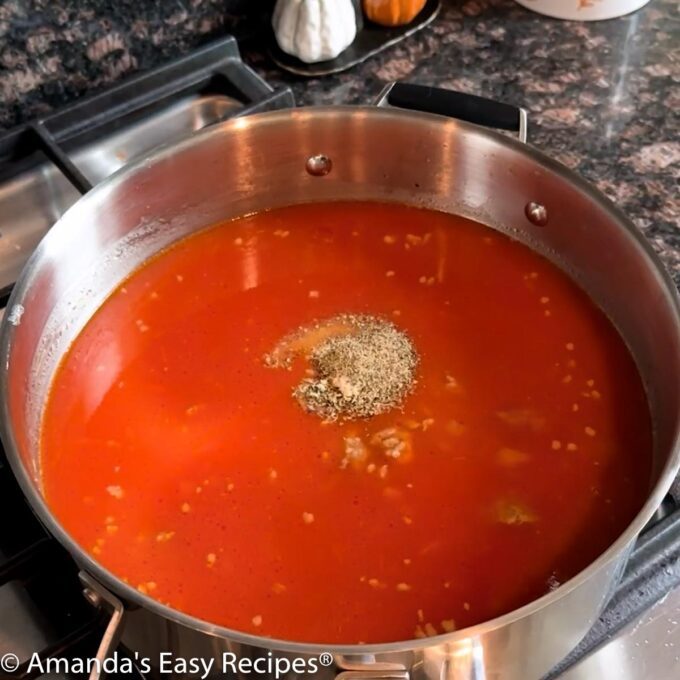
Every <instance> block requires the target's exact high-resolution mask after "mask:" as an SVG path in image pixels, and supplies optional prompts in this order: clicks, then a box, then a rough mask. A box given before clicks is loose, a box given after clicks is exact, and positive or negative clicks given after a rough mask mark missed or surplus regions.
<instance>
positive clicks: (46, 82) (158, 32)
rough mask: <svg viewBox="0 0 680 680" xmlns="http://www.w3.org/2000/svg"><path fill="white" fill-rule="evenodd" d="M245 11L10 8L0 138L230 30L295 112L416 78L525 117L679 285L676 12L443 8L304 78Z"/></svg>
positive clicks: (507, 4)
mask: <svg viewBox="0 0 680 680" xmlns="http://www.w3.org/2000/svg"><path fill="white" fill-rule="evenodd" d="M238 4H239V3H238V1H237V0H234V1H233V2H232V3H229V2H228V0H175V2H172V3H158V2H155V1H153V0H138V1H136V2H135V1H133V0H118V1H117V2H111V0H87V1H79V2H76V0H65V1H64V2H63V3H59V5H60V6H58V7H57V6H56V3H49V2H47V0H4V1H3V2H1V3H0V130H1V129H3V128H5V129H6V128H8V127H11V126H12V125H15V124H17V123H19V122H22V121H24V120H27V119H30V118H32V117H35V116H36V115H40V114H43V113H45V112H46V111H49V110H50V109H51V108H54V107H56V106H59V105H60V104H64V103H66V102H68V101H72V100H73V99H74V98H76V97H78V96H81V95H83V94H84V93H86V92H88V91H92V90H97V89H101V88H102V87H105V86H106V85H107V84H109V83H111V82H114V81H116V80H119V79H120V78H123V77H124V76H125V75H127V74H130V73H132V72H134V71H138V70H140V69H144V68H149V67H152V66H154V65H156V64H158V63H161V62H163V61H166V60H168V59H170V58H172V57H173V56H177V55H179V54H183V53H186V52H187V51H189V50H190V49H191V48H192V47H195V46H197V45H200V44H204V43H205V42H207V41H209V40H210V39H213V38H216V37H218V36H221V35H224V34H225V33H228V32H235V33H236V34H237V35H242V36H244V38H245V37H248V36H249V39H248V40H247V41H246V42H245V47H244V49H243V52H244V58H245V60H246V61H247V62H248V63H250V64H251V65H252V66H254V67H255V69H256V70H257V71H259V72H260V73H261V74H262V75H263V76H264V77H265V78H266V79H267V80H268V81H269V82H270V83H272V84H273V85H281V84H288V85H290V86H291V87H292V89H293V91H294V93H295V96H296V99H297V101H298V103H299V104H305V105H309V104H329V103H346V104H351V103H367V102H370V101H372V100H373V99H374V97H375V96H376V94H377V93H378V92H379V91H380V89H381V87H382V85H383V84H384V83H385V82H388V81H391V80H396V79H408V80H412V81H415V82H419V83H424V84H431V85H438V86H442V87H449V88H454V89H459V90H463V91H466V92H472V93H476V94H481V95H484V96H487V97H495V98H497V99H501V100H505V101H508V102H511V103H515V104H520V105H523V106H524V107H526V108H527V109H528V110H529V135H530V141H531V143H532V144H534V145H536V146H537V147H539V148H540V149H542V150H543V151H545V152H547V153H549V154H550V155H552V156H554V157H555V158H557V159H558V160H560V161H562V162H563V163H565V164H566V165H567V166H569V167H570V168H573V169H574V170H576V171H577V172H578V173H580V174H581V175H582V176H584V177H585V178H586V179H588V180H590V181H592V182H594V183H595V184H596V185H597V186H598V187H599V188H600V189H601V190H602V191H604V192H605V193H606V194H607V195H608V196H609V197H610V198H612V199H613V200H614V202H615V203H617V204H618V205H619V207H620V208H621V209H622V210H623V211H624V212H626V213H627V214H628V215H629V216H630V217H631V218H632V219H633V221H634V222H635V224H636V225H637V226H638V227H639V228H640V229H641V230H642V231H643V232H644V233H645V234H646V236H647V237H648V238H649V240H650V241H651V243H652V244H653V246H654V247H655V248H656V250H657V251H658V252H659V253H660V254H661V256H662V258H663V260H664V261H665V263H666V265H667V266H668V267H669V269H670V270H671V272H672V273H673V275H674V277H675V280H676V282H677V283H678V285H680V200H679V198H678V196H679V194H680V192H679V191H678V184H679V180H680V124H679V123H680V48H679V45H680V8H679V6H678V3H677V0H652V2H651V3H650V4H649V5H648V6H646V7H645V8H644V9H643V10H640V11H639V12H637V13H635V14H632V15H629V16H627V17H623V18H620V19H614V20H610V21H604V22H595V23H575V22H562V21H557V20H552V19H547V18H545V17H541V16H539V15H537V14H533V13H531V12H529V11H527V10H525V9H523V8H521V7H520V6H518V5H516V4H515V3H514V2H512V0H467V1H462V0H444V7H443V9H442V12H441V14H440V16H439V17H438V19H437V20H436V21H435V22H434V23H433V24H431V25H430V26H429V27H427V28H426V29H424V30H423V31H421V32H420V33H418V34H417V35H415V36H413V37H411V38H409V39H407V40H406V41H405V42H403V43H400V44H399V45H397V46H395V47H393V48H390V49H389V50H387V51H386V52H384V53H382V54H381V55H379V56H377V57H374V58H372V59H370V60H369V61H367V62H365V63H364V64H362V65H360V66H358V67H356V68H354V69H353V70H351V71H348V72H346V73H343V74H339V75H334V76H328V77H325V78H321V79H310V80H303V79H299V78H295V77H294V76H290V75H288V74H285V73H283V72H282V71H280V70H279V69H278V68H277V67H276V66H275V65H274V64H273V63H272V62H271V61H270V60H269V58H268V56H267V54H266V49H264V48H263V47H262V45H260V44H259V43H258V39H257V37H253V34H252V27H253V24H257V21H258V19H259V12H262V11H265V10H266V5H267V4H268V3H267V2H265V3H264V6H265V9H264V10H263V5H262V3H260V4H259V7H258V10H257V12H258V16H252V12H253V10H252V9H251V10H249V11H250V12H251V15H250V16H249V17H248V18H247V19H243V18H242V16H241V15H240V14H239V12H238V9H239V8H238V7H235V5H238ZM246 4H250V7H251V8H252V6H253V5H254V4H255V3H243V2H242V3H241V5H242V7H243V6H245V5H246ZM227 5H229V7H228V8H227V9H225V7H227ZM244 27H245V28H244Z"/></svg>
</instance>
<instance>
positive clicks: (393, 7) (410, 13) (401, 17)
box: [363, 0, 426, 26]
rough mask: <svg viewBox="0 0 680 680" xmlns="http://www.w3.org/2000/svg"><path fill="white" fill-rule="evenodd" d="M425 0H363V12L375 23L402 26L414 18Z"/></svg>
mask: <svg viewBox="0 0 680 680" xmlns="http://www.w3.org/2000/svg"><path fill="white" fill-rule="evenodd" d="M425 2H426V0H363V5H364V13H365V14H366V16H367V17H368V18H369V19H370V20H371V21H375V23H376V24H382V25H383V26H403V25H404V24H408V23H410V22H411V21H413V19H415V17H416V15H417V14H418V12H420V10H421V9H423V7H424V6H425Z"/></svg>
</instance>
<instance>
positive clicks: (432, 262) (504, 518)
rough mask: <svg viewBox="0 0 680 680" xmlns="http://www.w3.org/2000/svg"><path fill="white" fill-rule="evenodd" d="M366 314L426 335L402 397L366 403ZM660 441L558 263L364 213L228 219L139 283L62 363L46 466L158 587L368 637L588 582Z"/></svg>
mask: <svg viewBox="0 0 680 680" xmlns="http://www.w3.org/2000/svg"><path fill="white" fill-rule="evenodd" d="M352 319H353V320H354V321H352ZM343 323H344V324H346V325H347V324H349V326H352V332H348V331H347V329H346V328H345V331H344V332H340V333H338V332H337V330H338V327H337V324H340V326H342V325H343ZM367 326H368V327H371V328H373V330H374V331H377V330H378V329H379V330H380V331H381V332H386V331H387V332H388V334H390V333H395V334H397V335H395V336H391V337H392V340H395V339H396V337H398V338H400V342H401V341H402V340H403V342H404V343H405V344H403V345H401V344H400V343H399V342H397V343H396V344H394V345H393V344H390V347H391V350H390V351H395V348H400V349H398V351H397V355H398V356H399V357H401V359H400V360H398V361H397V364H398V366H397V368H398V369H399V370H397V371H396V377H395V374H394V373H389V371H388V372H387V374H388V377H390V376H391V378H390V379H391V380H394V384H393V385H392V387H393V388H394V389H393V390H392V391H389V390H388V392H389V395H388V396H387V397H385V396H384V394H383V397H381V398H379V399H378V400H377V401H376V400H375V399H374V398H373V397H372V398H371V399H369V400H368V401H367V402H363V401H361V400H359V401H358V402H357V398H358V397H357V394H358V391H357V389H358V388H357V385H358V383H357V375H359V373H361V371H359V372H357V370H356V365H354V364H353V366H354V368H353V369H351V370H350V371H349V373H348V371H347V370H345V369H344V368H343V369H342V370H339V369H338V367H346V366H347V362H346V358H347V355H344V356H345V358H344V359H343V360H342V361H340V360H336V359H332V357H331V356H330V355H329V354H327V352H328V351H329V347H330V348H331V349H332V348H333V347H334V348H335V349H338V342H339V341H341V340H342V342H340V348H341V349H342V352H345V351H348V350H347V346H346V343H347V342H348V340H350V339H352V338H354V339H355V340H356V338H357V337H358V333H357V328H356V327H362V328H364V329H365V328H366V327H367ZM324 329H325V330H324ZM328 329H331V331H332V332H329V330H328ZM333 329H335V330H333ZM343 338H344V340H343ZM390 342H391V341H390ZM350 344H351V343H350ZM369 344H370V343H369ZM366 346H367V345H364V348H365V347H366ZM324 348H325V349H324ZM354 349H356V347H355V348H354ZM352 351H354V350H352ZM300 354H301V355H302V356H303V357H306V360H302V359H301V360H298V359H297V358H296V357H297V356H298V355H300ZM331 354H332V353H331ZM350 356H355V355H352V353H351V352H350ZM263 357H267V364H269V365H265V362H263ZM331 359H332V360H331ZM399 361H403V362H404V363H401V364H399ZM271 366H274V367H276V366H279V367H281V368H284V369H287V370H273V369H272V367H271ZM382 366H383V370H384V369H385V366H386V365H385V364H383V365H382ZM364 369H365V366H364ZM362 370H363V369H362ZM363 375H365V374H363ZM321 381H325V383H324V384H325V388H327V389H328V390H330V392H331V393H332V398H330V399H326V398H325V397H323V396H319V395H320V394H321V392H320V391H319V383H320V382H321ZM369 383H370V384H375V383H372V382H370V381H369ZM362 384H363V383H362ZM385 384H387V383H385ZM395 385H396V387H395ZM384 386H385V385H383V387H384ZM364 389H365V385H364ZM322 391H323V390H322ZM359 392H362V390H359ZM364 394H366V392H364ZM374 396H375V395H374ZM380 399H383V401H381V400H380ZM359 403H361V404H363V406H362V409H363V410H362V409H360V408H358V404H359ZM366 403H368V404H369V405H371V404H372V405H373V407H375V405H376V404H378V407H377V408H373V407H371V408H369V409H367V408H364V407H365V404H366ZM301 406H302V408H301ZM355 407H356V408H355ZM328 409H330V410H328ZM651 446H652V437H651V425H650V418H649V410H648V407H647V402H646V398H645V393H644V390H643V387H642V384H641V380H640V378H639V375H638V373H637V370H636V367H635V364H634V362H633V360H632V358H631V357H630V355H629V353H628V351H627V349H626V347H625V345H624V343H623V341H622V340H621V338H620V337H619V336H618V334H617V332H616V330H615V329H614V328H613V327H612V325H611V324H610V322H609V321H608V320H607V319H606V318H605V316H604V315H603V314H602V313H601V312H600V311H599V310H598V309H597V308H596V307H595V306H594V305H593V304H592V303H591V301H590V300H589V299H588V297H587V296H586V295H585V294H584V293H583V292H582V291H580V290H579V289H578V288H577V287H576V286H575V284H573V283H572V282H571V281H570V280H569V279H568V278H567V277H566V276H565V275H564V274H563V273H561V272H560V271H559V270H558V269H557V268H555V267H554V266H553V265H552V264H550V263H549V262H548V261H546V260H544V259H543V258H541V257H540V256H538V255H536V254H535V253H533V252H531V251H530V250H529V249H528V248H526V247H524V246H523V245H521V244H519V243H516V242H513V241H512V240H510V239H509V238H507V237H506V236H504V235H501V234H499V233H497V232H494V231H492V230H490V229H487V228H485V227H483V226H481V225H479V224H476V223H474V222H471V221H468V220H465V219H462V218H459V217H455V216H451V215H445V214H442V213H437V212H431V211H426V210H419V209H414V208H407V207H404V206H400V205H396V204H395V205H393V204H378V203H358V202H357V203H350V202H348V203H335V204H315V205H304V206H293V207H289V208H284V209H278V210H274V211H271V212H267V213H262V214H256V215H252V216H248V217H245V218H243V219H239V220H236V221H233V222H230V223H227V224H222V225H218V226H216V227H215V228H213V229H210V230H207V231H204V232H201V233H199V234H196V235H194V236H192V237H190V238H188V239H186V240H185V241H183V242H181V243H179V244H177V245H176V246H174V247H173V248H171V249H169V250H168V251H166V252H165V253H163V254H161V255H160V256H158V257H156V258H155V259H153V260H152V261H150V262H149V263H148V264H146V265H145V266H144V267H143V268H142V269H140V270H139V271H137V272H136V273H134V274H133V275H132V276H131V277H130V278H129V279H128V280H127V281H126V282H125V283H124V284H123V286H122V287H120V288H119V289H118V290H117V291H116V292H115V293H114V294H113V295H112V296H111V297H110V298H109V299H108V300H107V301H106V302H105V303H104V304H103V305H102V307H101V308H100V309H99V311H98V312H97V314H96V315H95V316H94V317H93V318H92V319H91V321H90V322H89V323H88V325H87V326H86V327H85V329H84V330H83V331H82V333H81V334H80V335H79V337H78V338H76V340H75V341H74V344H73V346H72V348H71V349H70V351H69V353H68V354H67V356H66V357H65V359H64V361H63V364H62V366H61V367H60V369H59V371H58V372H57V375H56V377H55V380H54V384H53V387H52V392H51V395H50V398H49V400H48V403H47V406H46V410H45V414H44V420H43V432H42V473H43V484H44V489H45V493H46V497H47V501H48V503H49V505H50V506H51V508H52V509H53V511H54V512H55V513H56V515H57V516H58V518H59V519H60V521H61V522H62V523H63V525H64V526H65V527H66V529H67V530H68V531H69V532H70V533H71V535H72V536H73V537H74V538H75V539H76V540H77V541H79V542H80V543H81V544H82V545H83V546H84V548H86V549H87V550H89V551H90V553H91V554H92V555H93V556H95V558H96V559H97V560H99V561H100V562H101V563H102V564H103V565H104V566H106V567H107V568H109V569H110V570H111V571H113V572H114V573H115V574H117V575H118V576H120V577H121V578H124V579H126V580H127V581H128V582H129V583H130V584H131V585H132V586H134V587H136V588H138V589H139V590H140V591H142V592H143V593H146V594H148V595H150V596H151V597H154V598H157V599H158V600H160V601H162V602H165V603H168V604H169V605H170V606H172V607H174V608H176V609H178V610H181V611H184V612H186V613H188V614H191V615H194V616H197V617H199V618H202V619H205V620H207V621H210V622H212V623H215V624H220V625H223V626H227V627H231V628H235V629H238V630H243V631H248V632H251V633H258V634H262V635H266V636H272V637H276V638H285V639H288V640H295V641H313V642H318V643H358V642H366V643H370V642H383V641H394V640H402V639H410V638H413V637H414V636H415V637H422V636H428V635H435V634H440V633H445V632H450V631H452V630H455V629H457V628H463V627H466V626H469V625H472V624H475V623H479V622H482V621H485V620H488V619H490V618H492V617H495V616H497V615H500V614H503V613H506V612H508V611H510V610H512V609H514V608H516V607H518V606H520V605H523V604H526V603H527V602H529V601H531V600H532V599H535V598H537V597H539V596H541V595H543V594H544V593H546V592H548V591H549V590H551V589H554V588H556V587H557V586H559V584H561V583H563V582H564V581H566V580H567V579H569V578H571V577H572V576H573V575H575V574H576V573H577V572H578V571H580V570H581V569H583V568H584V567H585V566H587V565H588V564H589V563H590V562H591V561H592V560H594V559H595V558H596V557H597V556H598V555H599V554H601V553H602V552H603V551H604V550H605V549H606V548H607V547H608V546H609V545H610V544H611V543H612V542H613V541H614V540H615V539H616V537H617V536H618V535H619V534H620V533H621V532H622V531H623V529H624V528H625V527H626V525H627V524H628V523H629V521H630V520H631V519H632V518H633V516H634V515H635V514H636V512H637V511H638V510H639V508H640V506H641V504H642V502H643V500H644V497H645V495H646V492H647V489H648V480H649V478H650V471H651Z"/></svg>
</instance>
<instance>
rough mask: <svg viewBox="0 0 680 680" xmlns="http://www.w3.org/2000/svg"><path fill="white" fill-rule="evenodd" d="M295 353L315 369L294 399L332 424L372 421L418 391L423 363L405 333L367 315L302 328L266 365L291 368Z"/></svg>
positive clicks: (303, 381)
mask: <svg viewBox="0 0 680 680" xmlns="http://www.w3.org/2000/svg"><path fill="white" fill-rule="evenodd" d="M296 354H302V355H303V357H304V358H306V359H307V361H308V364H309V366H310V368H309V369H308V370H307V373H308V375H307V377H305V378H304V380H302V381H301V382H300V384H299V385H298V386H297V387H296V388H295V390H293V395H294V396H295V398H296V399H297V400H298V401H299V402H300V405H301V406H302V407H303V408H304V409H305V410H306V411H309V412H310V413H316V414H317V415H318V416H320V417H322V418H324V419H327V420H336V419H337V418H344V419H348V420H349V419H352V418H370V417H372V416H375V415H378V414H379V413H384V412H385V411H388V410H389V409H391V408H394V407H395V406H398V405H399V404H400V403H401V401H402V399H403V398H404V396H405V395H406V394H407V393H408V392H409V391H410V390H411V389H412V388H413V383H414V376H415V368H416V365H417V363H418V357H417V354H416V351H415V349H414V348H413V345H412V344H411V341H410V340H409V338H408V337H407V336H406V335H405V334H404V333H403V332H402V331H400V330H399V329H398V328H397V327H396V326H395V325H394V324H393V323H392V322H390V321H387V320H385V319H380V318H376V317H371V316H367V315H365V314H363V315H359V314H341V315H340V316H337V317H333V318H332V319H326V320H324V321H321V322H318V323H315V324H313V325H312V326H311V327H305V328H301V329H298V330H297V331H296V332H295V333H293V334H291V335H289V336H287V337H286V338H284V339H283V340H282V341H281V342H279V343H278V345H277V347H276V348H275V349H274V351H273V352H272V353H271V354H267V355H266V356H265V363H266V364H267V365H268V366H272V367H277V368H288V369H290V368H291V364H292V361H293V359H294V358H295V355H296Z"/></svg>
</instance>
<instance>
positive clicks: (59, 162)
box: [29, 121, 92, 194]
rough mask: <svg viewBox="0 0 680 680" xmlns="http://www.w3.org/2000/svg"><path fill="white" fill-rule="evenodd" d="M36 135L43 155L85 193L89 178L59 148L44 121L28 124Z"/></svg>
mask: <svg viewBox="0 0 680 680" xmlns="http://www.w3.org/2000/svg"><path fill="white" fill-rule="evenodd" d="M29 129H30V130H33V132H34V133H35V134H36V136H37V137H38V140H39V141H38V143H39V145H40V148H41V149H42V150H43V152H44V153H45V155H46V156H47V157H48V158H49V159H50V160H51V161H52V162H53V163H54V164H55V165H56V166H57V167H58V168H59V169H60V170H61V172H62V173H63V174H64V176H65V177H66V178H67V179H68V181H69V182H71V184H73V186H74V187H75V188H76V189H77V190H78V191H79V192H80V193H81V194H86V193H87V192H88V191H89V190H90V189H91V188H92V184H91V183H90V180H88V179H87V177H85V175H83V173H82V172H80V170H78V168H77V167H76V166H75V164H74V163H73V162H72V161H71V159H70V158H69V157H68V156H67V155H66V154H65V153H64V152H63V151H62V150H61V148H60V146H59V144H57V142H56V141H55V139H54V137H53V136H52V135H51V134H50V133H49V132H48V131H47V128H46V127H45V125H44V123H42V122H41V121H37V122H36V123H32V124H31V125H30V126H29Z"/></svg>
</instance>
